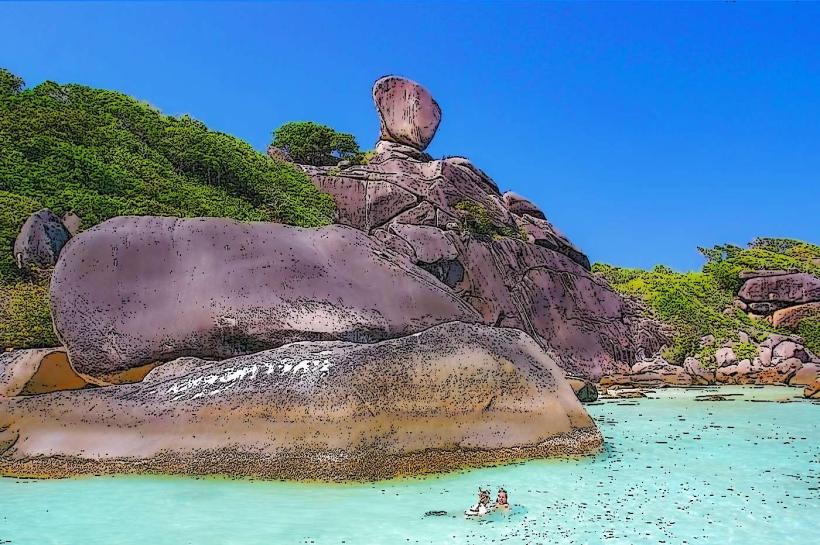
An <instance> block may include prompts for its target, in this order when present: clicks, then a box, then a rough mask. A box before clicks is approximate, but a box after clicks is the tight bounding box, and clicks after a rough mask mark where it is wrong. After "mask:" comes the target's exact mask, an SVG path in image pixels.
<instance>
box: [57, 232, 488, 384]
mask: <svg viewBox="0 0 820 545" xmlns="http://www.w3.org/2000/svg"><path fill="white" fill-rule="evenodd" d="M51 309H52V315H53V318H54V324H55V328H56V330H57V333H58V335H59V337H60V339H61V340H62V341H63V344H64V346H65V347H66V348H67V349H68V353H69V356H70V358H71V363H72V364H73V366H74V368H75V369H76V370H77V371H78V372H80V373H81V374H84V375H89V376H92V377H96V378H98V379H101V380H106V381H111V382H118V381H120V380H121V379H119V378H118V377H117V375H118V374H119V373H121V372H123V371H127V370H129V369H133V368H137V367H140V366H145V365H150V364H152V363H155V362H157V361H168V360H170V359H174V358H177V357H180V356H197V357H201V358H219V359H221V358H226V357H232V356H236V355H240V354H248V353H251V352H256V351H259V350H262V349H265V348H271V347H277V346H281V345H282V344H285V343H289V342H294V341H302V340H328V339H341V340H349V341H356V342H373V341H378V340H381V339H386V338H391V337H399V336H404V335H408V334H411V333H415V332H417V331H421V330H423V329H426V328H428V327H430V326H433V325H436V324H440V323H443V322H449V321H453V320H459V321H464V322H477V321H480V320H481V317H480V316H479V315H478V313H477V312H476V311H475V310H474V309H472V308H471V307H470V306H469V305H468V304H467V303H465V302H463V301H462V300H460V299H459V298H458V297H457V296H456V295H455V294H454V293H452V292H451V291H450V290H449V289H448V288H447V287H446V286H445V285H443V284H441V283H440V282H438V281H437V280H436V279H435V278H434V277H432V276H431V275H430V274H429V273H427V272H425V271H424V270H422V269H420V268H418V267H416V266H415V265H413V263H412V262H411V261H410V259H409V258H408V257H407V256H405V255H402V254H398V253H396V252H393V251H390V250H389V249H388V248H386V247H385V246H384V245H383V244H382V243H380V242H378V241H376V240H375V239H373V238H370V237H368V236H366V235H365V234H364V233H362V232H361V231H357V230H355V229H351V228H349V227H344V226H330V227H325V228H321V229H301V228H298V227H290V226H286V225H280V224H273V223H240V222H236V221H232V220H226V219H216V218H199V219H178V218H168V217H150V216H144V217H119V218H114V219H111V220H108V221H106V222H104V223H102V224H100V225H98V226H96V227H93V228H92V229H89V230H87V231H84V232H83V233H81V234H79V235H78V236H77V237H74V238H73V239H72V240H71V242H70V243H69V244H68V245H67V246H66V248H65V249H64V251H63V253H62V255H61V257H60V260H59V262H58V264H57V267H56V269H55V271H54V275H53V277H52V283H51ZM148 370H149V369H148V368H146V372H147V371H148ZM139 378H141V377H139Z"/></svg>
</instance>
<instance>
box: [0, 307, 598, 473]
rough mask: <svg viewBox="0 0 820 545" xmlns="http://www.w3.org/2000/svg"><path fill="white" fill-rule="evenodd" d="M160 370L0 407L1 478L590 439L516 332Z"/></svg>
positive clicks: (541, 445)
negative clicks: (140, 379)
mask: <svg viewBox="0 0 820 545" xmlns="http://www.w3.org/2000/svg"><path fill="white" fill-rule="evenodd" d="M166 365H167V366H168V368H167V370H165V371H163V367H164V366H162V367H159V368H157V369H155V370H154V371H152V372H151V373H150V374H149V375H148V376H147V377H146V379H145V380H144V381H143V382H141V383H138V384H130V385H120V386H112V387H106V388H97V389H93V390H83V391H78V392H60V393H55V394H49V395H46V396H35V397H31V398H20V397H16V398H3V399H0V429H4V431H3V432H2V434H1V435H0V447H3V446H4V448H0V452H1V453H0V472H2V473H4V474H16V475H53V476H61V475H71V474H79V473H108V472H120V471H125V472H135V471H138V472H160V473H184V474H199V473H208V474H211V473H227V474H230V475H251V476H261V477H267V478H319V479H328V480H346V479H365V480H367V479H377V478H384V477H393V476H396V475H402V474H408V473H424V472H430V471H437V470H442V469H452V468H455V467H461V466H470V465H476V464H481V463H486V462H489V461H499V460H508V459H518V458H523V457H531V456H546V455H556V454H563V455H567V454H582V453H588V452H591V451H594V450H596V449H597V448H598V447H599V446H600V444H601V436H600V434H599V432H598V430H597V429H596V427H595V425H594V423H593V421H592V420H591V419H590V417H589V416H588V415H587V414H586V412H585V411H584V409H583V407H582V406H581V405H580V403H579V401H578V400H577V399H576V396H575V393H574V392H573V390H572V388H571V387H570V385H569V384H568V383H567V381H566V379H565V378H564V374H563V372H562V371H561V370H560V369H559V368H558V366H557V365H556V364H555V362H554V361H552V360H551V359H550V358H549V356H547V355H546V354H545V353H544V351H543V350H541V348H540V347H539V346H538V344H537V343H535V342H534V341H533V340H532V339H531V338H530V337H529V336H527V335H526V334H525V333H523V332H521V331H519V330H513V329H501V328H491V327H486V326H479V325H470V324H464V323H450V324H444V325H440V326H436V327H433V328H430V329H428V330H425V331H423V332H421V333H418V334H414V335H410V336H406V337H402V338H400V339H393V340H388V341H383V342H380V343H375V344H354V343H345V342H339V341H320V342H303V343H296V344H291V345H288V346H284V347H281V348H278V349H274V350H269V351H263V352H260V353H257V354H253V355H249V356H241V357H238V358H234V359H229V360H225V361H221V362H204V361H200V362H196V361H193V360H191V359H186V360H183V361H178V362H171V363H169V364H166ZM58 430H67V431H64V432H60V431H58Z"/></svg>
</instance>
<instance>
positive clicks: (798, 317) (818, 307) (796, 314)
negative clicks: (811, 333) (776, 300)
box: [772, 302, 820, 329]
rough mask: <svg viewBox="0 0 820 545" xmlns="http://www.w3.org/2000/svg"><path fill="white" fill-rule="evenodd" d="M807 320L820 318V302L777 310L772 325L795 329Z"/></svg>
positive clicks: (773, 315)
mask: <svg viewBox="0 0 820 545" xmlns="http://www.w3.org/2000/svg"><path fill="white" fill-rule="evenodd" d="M806 318H820V302H814V303H806V304H803V305H795V306H793V307H786V308H784V309H780V310H777V311H775V312H774V313H773V314H772V325H773V326H775V327H787V328H792V329H794V328H796V327H797V326H799V325H800V322H802V321H803V320H805V319H806Z"/></svg>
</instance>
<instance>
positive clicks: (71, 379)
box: [0, 348, 88, 397]
mask: <svg viewBox="0 0 820 545" xmlns="http://www.w3.org/2000/svg"><path fill="white" fill-rule="evenodd" d="M86 386H88V382H86V381H85V380H84V379H83V378H82V377H80V376H79V375H78V374H77V373H76V372H75V371H74V370H73V369H72V368H71V365H70V364H69V362H68V356H67V355H66V352H65V350H64V349H62V348H35V349H31V350H15V351H13V352H6V353H4V354H0V397H14V396H25V395H35V394H45V393H49V392H59V391H63V390H79V389H81V388H85V387H86Z"/></svg>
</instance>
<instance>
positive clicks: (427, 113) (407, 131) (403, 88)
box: [373, 76, 441, 151]
mask: <svg viewBox="0 0 820 545" xmlns="http://www.w3.org/2000/svg"><path fill="white" fill-rule="evenodd" d="M373 101H374V102H375V103H376V109H377V110H378V112H379V121H380V122H381V139H382V140H389V141H391V142H396V143H399V144H404V145H407V146H411V147H413V148H415V149H418V150H422V151H423V150H424V149H426V148H427V146H428V145H429V144H430V142H431V141H432V140H433V137H434V136H435V135H436V129H438V125H439V123H440V122H441V108H439V105H438V104H437V103H436V101H435V100H433V96H432V95H431V94H430V93H429V92H428V91H427V89H425V88H424V87H422V86H421V85H419V84H418V83H416V82H415V81H410V80H409V79H405V78H401V77H398V76H385V77H383V78H381V79H379V80H377V81H376V83H375V84H374V85H373Z"/></svg>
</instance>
